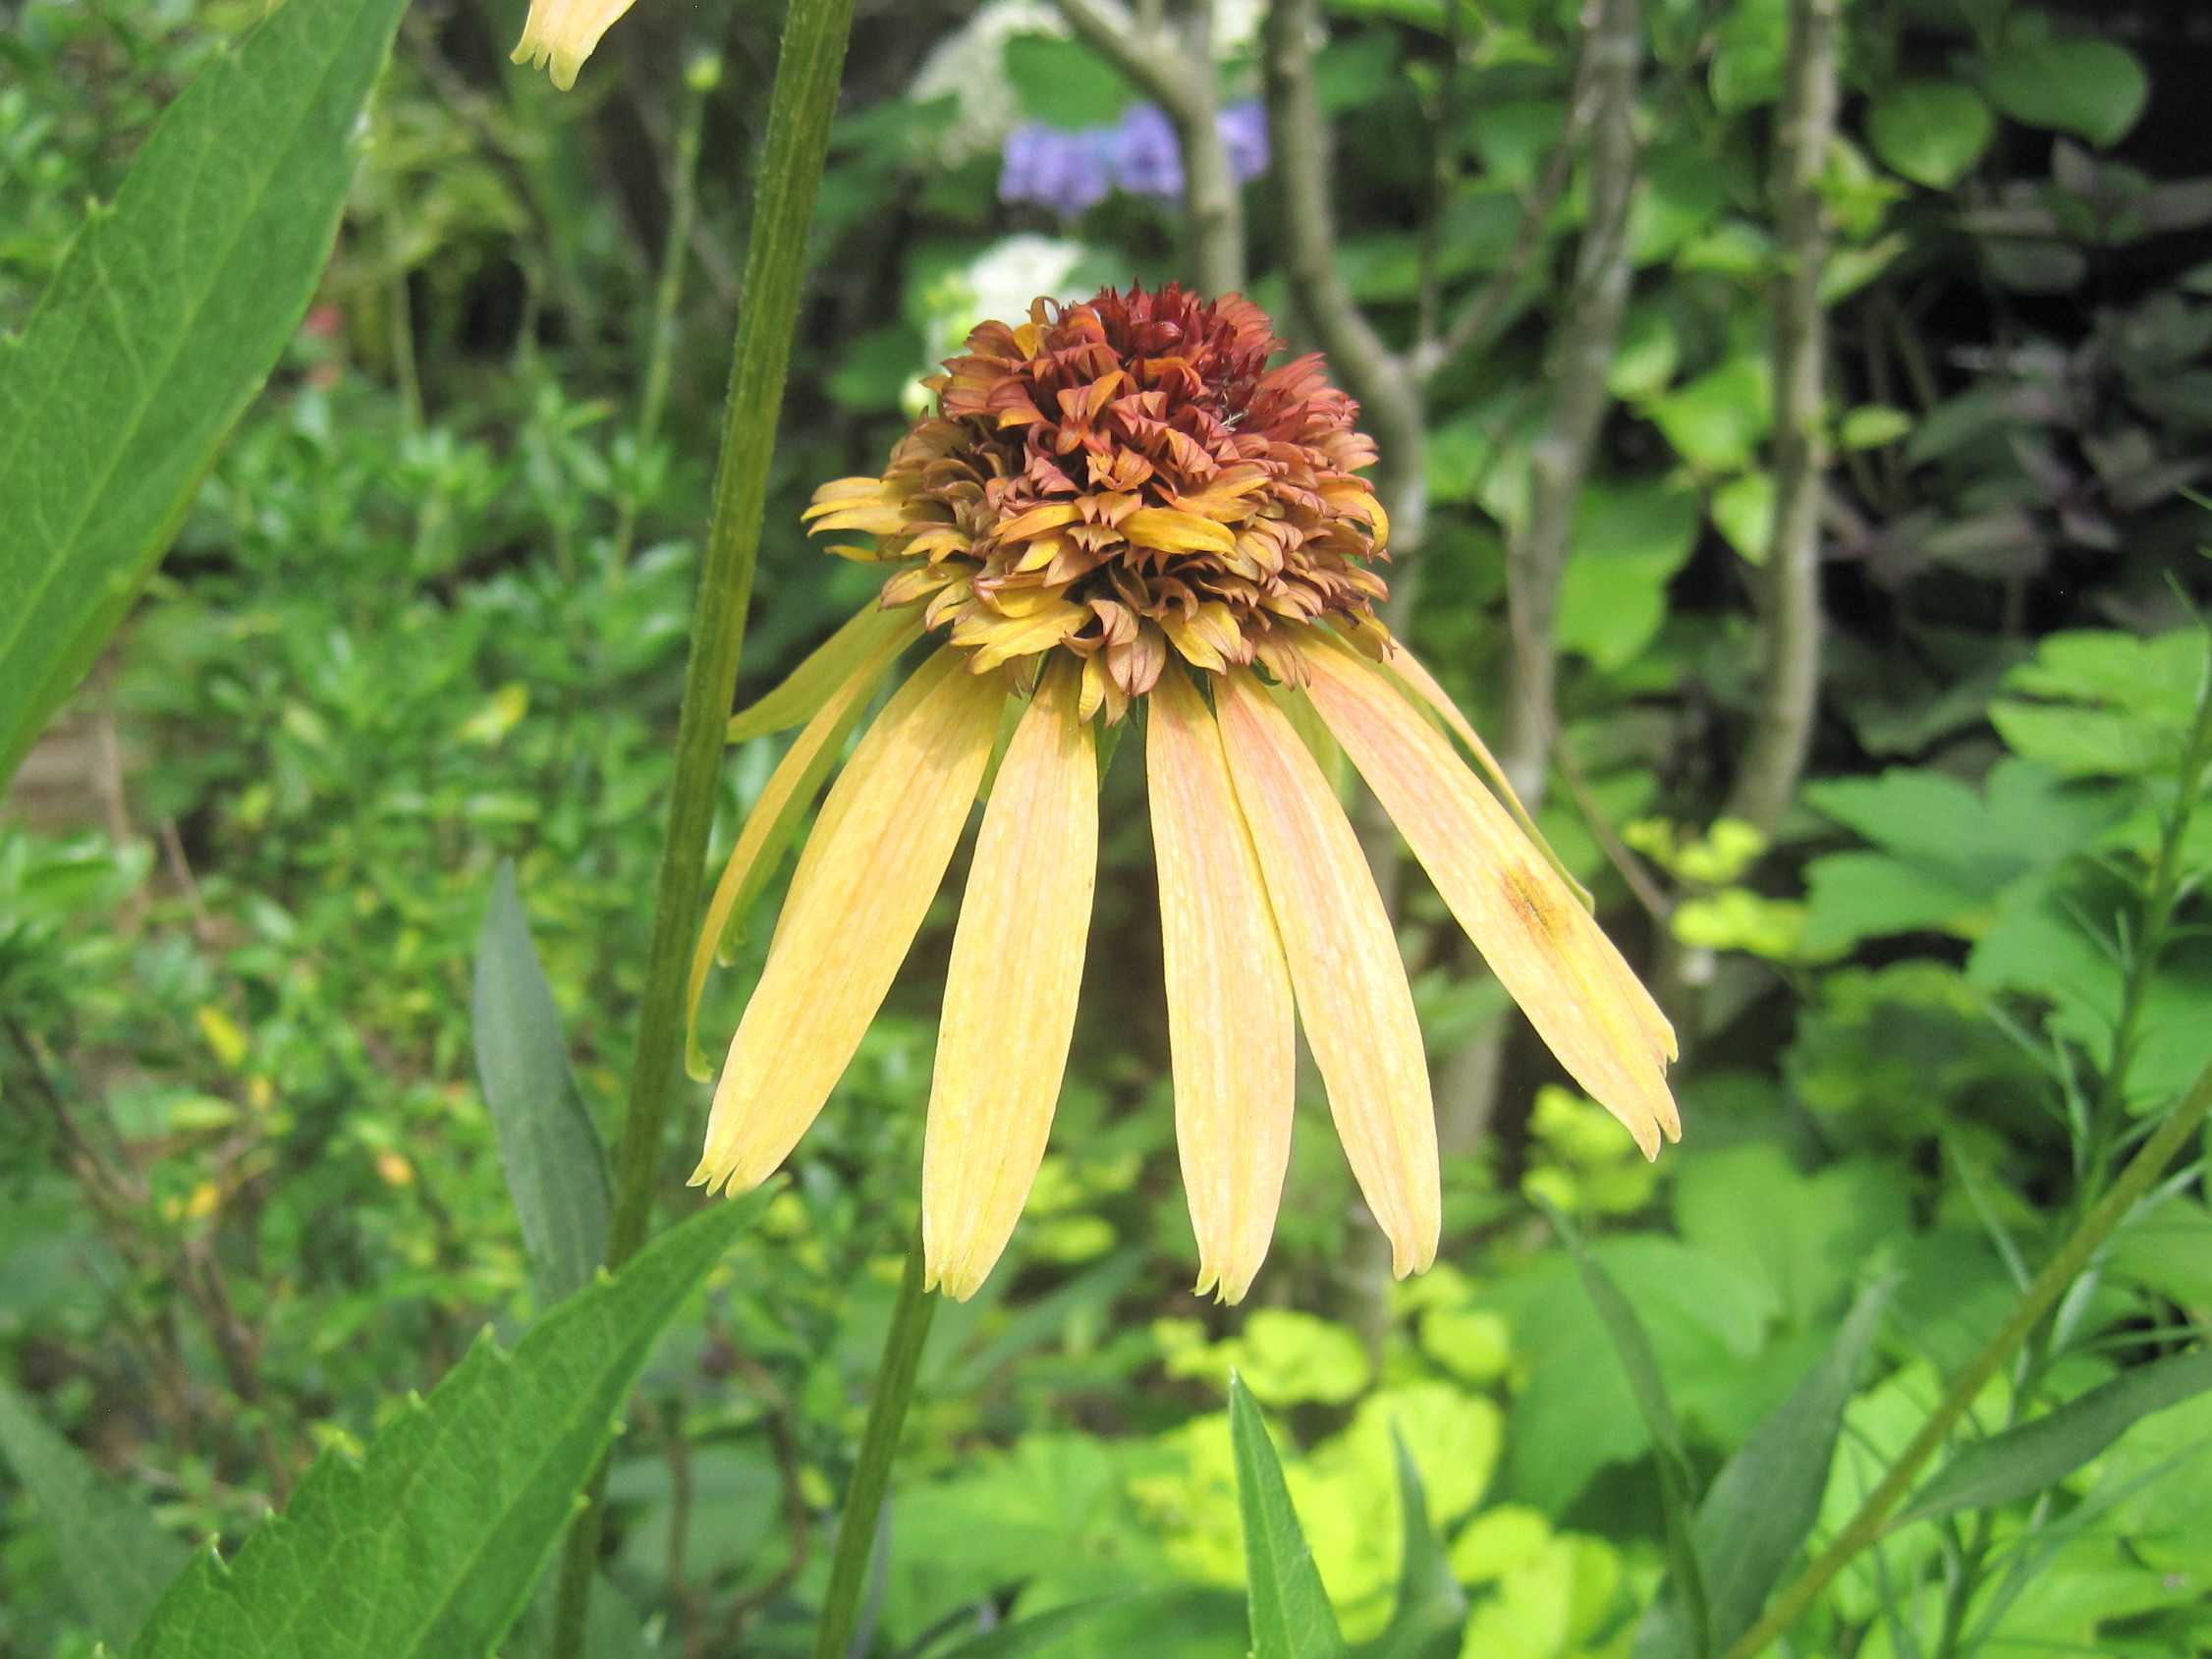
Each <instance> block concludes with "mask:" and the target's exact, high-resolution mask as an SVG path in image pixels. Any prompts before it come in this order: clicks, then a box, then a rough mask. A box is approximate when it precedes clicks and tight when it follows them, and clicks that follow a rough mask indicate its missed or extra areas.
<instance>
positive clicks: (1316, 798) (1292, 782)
mask: <svg viewBox="0 0 2212 1659" xmlns="http://www.w3.org/2000/svg"><path fill="white" fill-rule="evenodd" d="M1214 699H1215V706H1216V708H1217V709H1218V710H1219V713H1220V726H1221V742H1222V748H1223V750H1224V751H1225V752H1226V753H1227V755H1228V757H1229V774H1230V776H1231V777H1232V778H1233V779H1234V780H1235V781H1236V785H1237V802H1238V804H1239V805H1241V806H1242V807H1243V808H1244V822H1245V823H1246V824H1247V825H1248V826H1250V829H1251V836H1252V847H1253V850H1254V851H1255V852H1256V853H1257V854H1258V855H1259V864H1260V869H1261V871H1262V872H1263V873H1264V874H1265V877H1266V880H1267V893H1268V898H1269V900H1270V901H1271V903H1272V905H1273V908H1274V912H1275V927H1276V931H1277V933H1278V934H1279V935H1280V936H1281V938H1282V941H1283V956H1284V959H1285V961H1286V962H1287V963H1288V964H1289V967H1290V970H1291V984H1292V985H1293V987H1294V988H1295V989H1296V990H1297V993H1298V1011H1299V1019H1300V1023H1302V1024H1303V1025H1304V1026H1305V1039H1306V1043H1307V1045H1308V1046H1309V1047H1311V1048H1312V1050H1313V1059H1314V1063H1315V1064H1316V1065H1317V1066H1318V1067H1319V1068H1320V1071H1321V1080H1322V1082H1323V1083H1324V1084H1325V1085H1326V1086H1327V1088H1328V1092H1329V1112H1330V1115H1331V1116H1332V1117H1334V1118H1335V1119H1336V1125H1337V1134H1338V1137H1339V1138H1340V1139H1342V1140H1343V1142H1344V1149H1345V1154H1346V1156H1347V1157H1349V1158H1350V1159H1351V1161H1352V1173H1353V1175H1354V1176H1355V1178H1356V1179H1357V1180H1358V1183H1359V1190H1360V1191H1361V1192H1362V1193H1363V1194H1364V1195H1365V1196H1366V1199H1367V1207H1368V1208H1369V1209H1370V1210H1372V1211H1373V1212H1374V1215H1375V1221H1376V1223H1377V1225H1379V1226H1380V1227H1381V1228H1382V1230H1383V1233H1384V1235H1385V1236H1386V1237H1387V1238H1388V1239H1389V1240H1390V1253H1391V1266H1392V1270H1393V1271H1394V1272H1396V1273H1397V1274H1398V1275H1399V1276H1400V1277H1401V1278H1403V1277H1404V1276H1405V1275H1406V1274H1408V1273H1411V1272H1416V1271H1418V1270H1419V1269H1421V1268H1424V1267H1426V1266H1427V1265H1428V1264H1429V1263H1430V1262H1431V1261H1433V1260H1435V1259H1436V1240H1437V1235H1438V1233H1439V1232H1440V1231H1441V1229H1442V1226H1443V1192H1442V1184H1441V1182H1440V1180H1439V1178H1438V1175H1437V1165H1436V1112H1435V1108H1434V1106H1433V1105H1432V1104H1431V1102H1430V1098H1429V1088H1428V1062H1427V1060H1426V1058H1425V1057H1424V1056H1423V1055H1422V1053H1421V1030H1420V1024H1419V1023H1418V1022H1417V1021H1416V1020H1415V1019H1414V1018H1413V995H1412V992H1411V991H1410V989H1409V988H1408V986H1407V984H1406V965H1405V964H1404V963H1402V962H1401V961H1400V960H1399V957H1398V941H1397V940H1396V939H1395V938H1394V937H1392V935H1391V930H1390V917H1389V915H1388V914H1387V913H1386V912H1384V910H1383V903H1382V895H1381V894H1380V893H1378V892H1376V890H1375V878H1374V874H1373V872H1372V871H1370V870H1369V869H1368V868H1367V860H1366V858H1365V857H1364V856H1363V855H1362V854H1361V853H1360V851H1359V842H1358V838H1357V837H1355V835H1354V834H1353V833H1352V824H1351V822H1350V820H1348V819H1347V818H1346V817H1345V815H1344V808H1343V807H1342V806H1341V805H1339V804H1338V803H1337V798H1336V796H1335V795H1333V794H1332V793H1330V790H1329V784H1328V780H1327V779H1325V778H1323V777H1322V776H1321V770H1320V768H1319V767H1318V766H1316V765H1315V764H1314V763H1313V756H1312V755H1310V754H1308V753H1307V752H1306V749H1305V745H1304V744H1302V743H1300V741H1299V736H1298V734H1297V733H1296V732H1295V731H1293V730H1292V729H1291V723H1290V721H1289V720H1287V719H1286V718H1284V715H1283V711H1282V710H1281V709H1279V708H1277V707H1276V706H1275V705H1274V704H1273V703H1272V702H1270V701H1269V700H1268V697H1267V693H1266V692H1265V691H1263V690H1261V689H1260V686H1259V683H1258V681H1256V680H1255V679H1253V678H1252V676H1251V675H1250V674H1248V673H1234V674H1229V675H1225V676H1223V677H1222V678H1221V679H1220V680H1218V681H1216V682H1215V692H1214Z"/></svg>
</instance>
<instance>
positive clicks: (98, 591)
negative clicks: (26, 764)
mask: <svg viewBox="0 0 2212 1659" xmlns="http://www.w3.org/2000/svg"><path fill="white" fill-rule="evenodd" d="M405 4H406V0H298V3H297V4H287V5H285V6H283V7H281V8H280V9H278V10H277V11H276V12H274V13H273V14H272V15H271V16H270V17H269V18H268V19H267V21H266V22H264V23H262V24H261V25H260V27H259V28H255V29H254V30H253V32H252V33H251V34H250V35H249V36H248V37H247V39H246V41H245V43H244V44H243V45H242V46H240V47H239V48H238V50H237V51H236V52H233V53H227V54H225V55H224V56H222V57H221V58H219V59H217V60H216V62H215V64H214V65H213V67H211V68H210V69H209V70H208V71H207V72H206V73H205V74H204V75H202V76H200V77H199V79H198V80H196V81H195V82H194V83H193V84H192V85H191V86H189V87H187V88H186V89H185V91H184V92H183V93H182V94H181V95H180V96H179V97H178V98H177V100H176V102H175V103H173V104H171V105H170V106H169V109H168V111H167V112H166V113H165V114H164V115H163V116H162V118H161V120H160V122H159V123H158V124H156V126H155V127H154V130H153V132H152V135H151V136H150V137H148V138H147V139H146V141H145V143H144V145H143V146H142V147H141V148H140V149H139V151H138V159H137V160H136V161H135V162H134V163H133V164H132V167H131V171H130V172H129V174H128V175H126V177H125V178H124V181H123V186H122V188H121V190H120V191H118V192H117V194H116V198H115V201H114V204H113V205H112V206H105V207H98V208H95V209H94V210H93V211H92V213H91V214H90V216H89V218H88V219H87V221H86V223H85V226H84V228H83V231H82V232H80V233H79V235H78V237H77V239H76V241H75V242H74V243H73V244H71V246H70V249H69V251H68V253H67V254H66V255H64V257H63V259H62V264H61V268H60V269H59V270H58V271H56V272H55V274H54V280H53V283H52V286H50V287H49V288H48V289H47V291H46V294H45V296H44V298H43V299H41V300H40V302H39V304H38V308H37V309H36V310H34V311H33V312H32V313H31V315H30V320H29V321H28V323H26V324H25V326H24V331H23V333H22V335H21V336H20V337H18V338H16V339H14V340H12V341H0V348H4V349H0V501H4V502H6V503H7V504H8V530H7V534H6V535H5V536H0V592H5V593H6V594H7V595H8V603H7V606H6V609H5V612H4V614H0V779H5V778H6V777H7V775H8V774H9V773H11V772H13V771H14V770H15V767H16V762H17V761H18V760H20V759H21V758H22V757H23V752H24V750H25V749H26V748H28V747H29V744H30V740H31V738H32V737H33V736H34V735H35V734H36V732H37V729H38V727H39V726H40V725H41V724H42V723H43V722H44V721H45V719H46V717H47V716H48V715H50V714H51V713H52V712H53V710H54V708H55V706H56V705H57V704H58V703H59V702H60V701H61V700H62V698H63V697H64V696H65V695H67V694H68V692H69V691H70V689H71V688H72V687H73V686H75V685H76V684H77V682H78V680H79V679H80V678H82V677H83V673H84V670H85V669H86V668H87V667H88V666H89V665H90V663H91V661H92V658H93V657H94V656H95V655H97V654H98V652H99V649H100V646H101V645H102V643H104V642H105V640H106V639H107V636H108V635H109V634H110V633H112V632H113V631H114V629H115V626H116V624H117V623H118V622H120V621H121V620H122V617H123V613H124V611H125V609H126V608H127V607H128V606H129V604H130V602H131V598H132V595H133V594H135V593H136V592H137V591H138V585H139V583H140V582H142V581H144V580H145V577H146V574H147V573H148V572H149V571H150V570H151V569H152V568H153V565H154V563H155V561H156V560H158V559H159V558H160V557H161V554H162V552H163V550H164V549H166V548H167V546H168V545H169V541H170V539H171V537H173V536H174V535H175V534H176V531H177V525H178V524H179V523H180V522H181V521H182V519H183V517H184V512H185V508H186V506H187V504H188V503H189V502H190V500H191V498H192V495H193V492H194V489H195V488H196V487H197V486H198V483H199V480H200V478H201V476H202V475H203V474H204V473H205V472H206V470H207V468H208V465H209V463H210V462H211V461H212V460H213V458H214V454H215V449H216V446H217V445H218V444H219V443H221V441H222V439H223V435H224V434H225V433H226V432H228V431H229V430H230V428H231V425H232V423H233V422H234V421H236V420H237V419H238V417H239V415H240V414H241V413H242V412H243V411H244V410H245V408H246V406H247V404H248V403H249V402H250V401H251V399H252V397H253V395H254V393H255V392H256V391H258V390H259V389H260V385H261V382H262V381H263V380H264V379H265V378H266V377H267V375H268V372H269V370H270V368H271V367H273V366H274V365H275V363H276V360H277V355H278V353H280V352H281V351H282V350H283V348H284V344H285V342H286V341H287V340H289V339H290V338H291V337H292V334H293V331H294V330H295V329H297V328H298V327H299V324H300V318H301V316H302V315H303V314H304V312H305V310H306V307H307V301H308V299H309V298H310V296H311V295H312V294H313V292H314V286H315V280H316V276H317V273H319V272H320V271H321V269H322V266H323V261H324V260H325V259H327V258H328V257H329V254H330V245H331V239H332V238H333V236H334V235H335V234H336V232H337V228H338V215H339V209H340V207H341V206H342V205H343V203H344V200H345V195H346V187H347V183H348V181H349V180H350V179H351V178H352V176H353V170H354V148H355V134H356V131H357V129H358V128H359V122H360V112H361V106H362V104H363V103H364V102H365V101H366V99H367V97H368V93H369V88H370V87H372V86H373V85H374V84H375V83H376V78H377V76H378V75H379V74H381V73H382V71H383V68H384V60H385V55H386V53H387V52H388V51H389V50H390V47H391V41H392V32H393V30H394V29H395V28H398V26H399V18H400V12H401V10H402V9H403V8H404V6H405Z"/></svg>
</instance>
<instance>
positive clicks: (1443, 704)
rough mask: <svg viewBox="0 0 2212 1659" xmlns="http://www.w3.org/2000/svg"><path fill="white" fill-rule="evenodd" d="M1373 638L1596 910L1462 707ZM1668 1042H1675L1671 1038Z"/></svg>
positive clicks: (1411, 662)
mask: <svg viewBox="0 0 2212 1659" xmlns="http://www.w3.org/2000/svg"><path fill="white" fill-rule="evenodd" d="M1374 634H1375V636H1379V643H1380V645H1381V647H1382V654H1383V665H1384V672H1385V673H1388V674H1390V675H1393V676H1395V677H1396V678H1397V679H1398V680H1399V681H1401V682H1403V684H1404V686H1405V687H1406V688H1410V690H1411V691H1413V692H1415V693H1417V694H1418V696H1419V697H1420V699H1421V701H1423V702H1425V703H1427V704H1428V706H1429V707H1430V709H1432V710H1433V711H1434V712H1435V714H1436V717H1437V718H1438V719H1439V720H1442V721H1443V722H1444V724H1445V725H1446V726H1448V727H1450V728H1451V730H1452V732H1453V735H1454V736H1456V737H1457V738H1458V739H1459V740H1460V742H1462V743H1464V744H1465V745H1466V746H1467V752H1468V753H1469V754H1471V755H1473V756H1474V760H1475V764H1476V765H1478V766H1480V767H1481V768H1482V775H1483V776H1484V777H1486V778H1488V779H1489V780H1490V787H1491V788H1492V789H1495V790H1496V791H1497V792H1498V794H1499V795H1500V796H1502V797H1503V798H1504V800H1505V803H1506V810H1507V811H1508V812H1510V813H1512V814H1513V821H1514V822H1515V823H1517V824H1519V825H1520V826H1521V834H1523V835H1525V836H1527V837H1528V839H1529V840H1530V841H1532V842H1534V843H1535V845H1536V850H1537V851H1538V852H1539V853H1541V854H1543V856H1544V859H1545V861H1546V862H1547V863H1549V864H1550V865H1551V867H1552V868H1553V869H1554V870H1556V871H1557V872H1558V874H1559V879H1560V880H1561V881H1563V882H1565V883H1566V884H1567V889H1568V891H1569V892H1571V893H1573V894H1574V895H1575V897H1576V900H1577V901H1579V902H1580V904H1581V907H1582V909H1584V910H1585V911H1588V910H1595V909H1596V908H1597V906H1596V903H1595V901H1593V900H1592V899H1591V898H1590V890H1589V889H1588V888H1586V887H1584V886H1583V885H1582V884H1581V883H1580V882H1579V881H1576V879H1575V872H1574V871H1573V870H1571V869H1569V868H1568V867H1567V862H1566V860H1565V859H1563V858H1561V857H1560V856H1559V855H1558V854H1557V853H1555V852H1553V851H1552V845H1551V843H1550V842H1548V841H1546V840H1545V839H1544V832H1543V831H1542V830H1540V829H1538V828H1537V827H1536V820H1535V818H1534V817H1533V816H1532V815H1531V814H1530V813H1529V810H1528V808H1527V807H1525V806H1523V805H1522V804H1521V792H1520V791H1519V790H1517V789H1515V788H1514V787H1513V780H1512V779H1511V778H1509V777H1507V776H1506V769H1505V767H1503V766H1502V765H1500V764H1499V763H1498V757H1497V756H1496V755H1494V754H1492V753H1491V752H1490V746H1489V745H1488V744H1486V743H1484V742H1483V741H1482V737H1481V734H1480V733H1478V732H1476V731H1475V729H1474V723H1473V722H1472V721H1470V720H1468V719H1467V717H1466V716H1465V714H1462V713H1461V712H1460V705H1459V704H1458V703H1456V702H1454V701H1453V700H1452V693H1451V692H1450V691H1446V690H1445V689H1444V684H1443V682H1442V681H1440V680H1438V679H1437V678H1436V676H1435V675H1433V674H1431V673H1430V672H1429V671H1428V667H1427V665H1426V664H1425V663H1423V662H1422V661H1421V659H1420V658H1418V657H1416V656H1415V655H1413V653H1412V652H1411V651H1410V650H1408V649H1407V648H1406V647H1405V646H1404V645H1402V644H1401V643H1399V641H1398V640H1397V639H1395V638H1393V637H1392V636H1390V635H1389V634H1387V633H1385V632H1384V631H1383V630H1382V629H1381V628H1380V627H1377V628H1376V629H1375V631H1374ZM1669 1040H1670V1041H1672V1036H1671V1034H1670V1038H1669ZM1670 1052H1671V1051H1670Z"/></svg>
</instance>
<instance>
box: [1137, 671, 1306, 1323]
mask: <svg viewBox="0 0 2212 1659" xmlns="http://www.w3.org/2000/svg"><path fill="white" fill-rule="evenodd" d="M1149 708H1150V722H1149V724H1148V726H1147V728H1146V731H1145V737H1144V760H1145V777H1146V779H1147V787H1148V788H1149V790H1150V794H1151V800H1152V854H1153V861H1154V863H1155V864H1156V866H1157V867H1158V869H1159V875H1160V945H1161V957H1162V962H1163V966H1164V968H1165V969H1166V975H1167V994H1168V1053H1169V1057H1170V1060H1171V1062H1172V1064H1173V1066H1174V1072H1175V1143H1176V1150H1177V1153H1178V1155H1179V1156H1180V1157H1181V1159H1182V1162H1183V1190H1184V1193H1185V1195H1186V1196H1187V1197H1188V1199H1189V1204H1190V1227H1191V1231H1192V1232H1194V1233H1195V1234H1196V1235H1197V1238H1198V1284H1197V1291H1198V1294H1199V1295H1201V1296H1203V1295H1204V1294H1205V1293H1206V1292H1207V1291H1209V1290H1216V1291H1218V1292H1219V1294H1220V1296H1221V1300H1224V1301H1230V1302H1235V1301H1242V1300H1244V1292H1245V1291H1246V1290H1247V1289H1249V1288H1250V1286H1251V1282H1252V1276H1253V1275H1254V1274H1255V1273H1257V1272H1258V1271H1259V1264H1260V1262H1261V1261H1262V1260H1263V1259H1265V1257H1266V1255H1267V1246H1268V1243H1269V1241H1270V1240H1271V1239H1272V1238H1273V1237H1274V1233H1275V1212H1276V1209H1277V1207H1278V1206H1279V1205H1280V1204H1281V1203H1282V1198H1283V1172H1284V1171H1285V1169H1286V1168H1288V1167H1289V1163H1290V1156H1291V1113H1292V1104H1293V1101H1294V1099H1295V1095H1296V1083H1297V1074H1296V1064H1297V1039H1296V1035H1295V1027H1294V1025H1293V1022H1292V1004H1291V977H1290V971H1289V969H1288V968H1285V967H1284V965H1283V945H1282V941H1281V940H1280V939H1279V938H1277V937H1276V933H1275V914H1274V911H1273V910H1272V908H1271V907H1270V905H1269V901H1268V897H1267V887H1266V884H1265V878H1264V877H1263V876H1262V875H1261V874H1260V867H1259V857H1258V856H1257V855H1256V854H1255V853H1254V852H1253V851H1252V839H1251V832H1250V831H1249V830H1247V829H1246V828H1245V827H1244V810H1243V808H1241V807H1240V806H1239V805H1238V804H1237V791H1236V786H1235V785H1234V784H1233V783H1232V782H1231V781H1230V777H1229V762H1228V761H1227V759H1226V758H1224V756H1223V754H1222V751H1221V733H1220V731H1219V729H1218V728H1217V727H1216V726H1215V725H1214V718H1213V714H1212V711H1211V710H1209V709H1208V708H1207V707H1206V705H1205V701H1204V699H1203V698H1201V697H1200V696H1199V695H1198V692H1197V690H1196V688H1194V687H1193V686H1192V685H1191V684H1190V682H1189V678H1188V677H1187V676H1186V675H1184V674H1183V673H1182V672H1181V671H1180V670H1172V669H1171V670H1170V671H1169V672H1168V673H1166V674H1164V675H1162V676H1161V678H1160V683H1159V685H1158V686H1156V687H1155V688H1154V689H1153V691H1152V695H1151V700H1150V703H1149Z"/></svg>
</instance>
